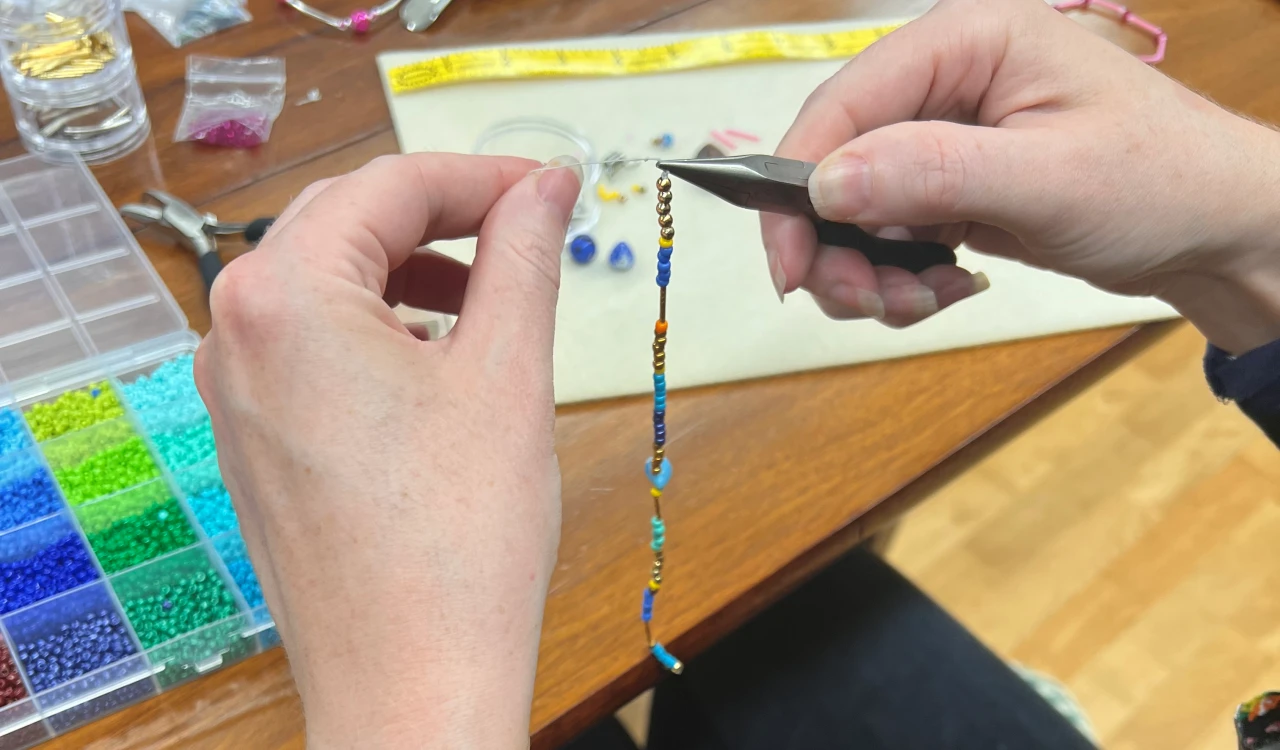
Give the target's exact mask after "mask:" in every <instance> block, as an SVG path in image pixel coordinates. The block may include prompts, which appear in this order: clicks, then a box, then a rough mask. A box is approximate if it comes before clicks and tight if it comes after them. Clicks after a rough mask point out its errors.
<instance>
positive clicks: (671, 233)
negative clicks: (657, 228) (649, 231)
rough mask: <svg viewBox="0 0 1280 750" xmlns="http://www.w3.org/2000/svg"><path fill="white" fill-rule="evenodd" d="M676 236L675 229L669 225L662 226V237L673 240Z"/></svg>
mask: <svg viewBox="0 0 1280 750" xmlns="http://www.w3.org/2000/svg"><path fill="white" fill-rule="evenodd" d="M675 238H676V230H675V229H673V228H671V227H663V228H662V239H664V240H674V239H675Z"/></svg>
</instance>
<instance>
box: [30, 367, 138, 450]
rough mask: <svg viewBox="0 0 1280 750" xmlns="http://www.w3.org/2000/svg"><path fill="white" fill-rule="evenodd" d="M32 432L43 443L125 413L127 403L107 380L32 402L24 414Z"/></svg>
mask: <svg viewBox="0 0 1280 750" xmlns="http://www.w3.org/2000/svg"><path fill="white" fill-rule="evenodd" d="M24 416H25V417H26V419H27V425H28V426H30V427H31V434H32V435H35V437H36V440H39V441H41V442H43V441H45V440H52V439H54V438H56V437H59V436H61V435H65V434H67V433H69V432H75V431H76V430H83V429H85V428H86V427H92V426H93V425H95V424H98V423H99V422H105V421H107V420H109V419H116V418H118V417H123V416H124V406H123V405H122V404H121V403H120V400H119V399H118V398H116V392H115V391H114V390H112V388H111V384H110V383H109V382H107V381H105V380H103V381H101V382H97V383H91V384H89V385H87V386H85V387H84V388H81V389H79V390H75V391H68V392H67V393H64V394H62V395H61V396H58V397H57V398H56V399H54V400H52V401H44V402H41V403H37V404H32V405H31V406H30V407H29V408H28V409H27V411H26V413H25V414H24Z"/></svg>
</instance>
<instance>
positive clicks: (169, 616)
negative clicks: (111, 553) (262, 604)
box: [111, 546, 240, 649]
mask: <svg viewBox="0 0 1280 750" xmlns="http://www.w3.org/2000/svg"><path fill="white" fill-rule="evenodd" d="M111 586H112V588H114V589H115V592H116V596H117V597H119V599H120V603H121V605H123V606H124V611H125V616H126V617H128V618H129V623H130V624H131V625H133V630H134V632H135V633H137V635H138V640H139V641H141V643H142V647H143V648H145V649H149V648H152V647H154V646H158V645H160V644H162V643H165V642H166V641H170V640H173V639H174V638H177V637H178V636H181V635H185V634H187V633H190V632H192V631H193V630H198V629H200V628H202V627H204V626H206V625H210V624H213V623H215V622H218V621H219V620H223V619H226V618H228V617H235V616H236V615H238V614H240V608H239V606H238V605H237V603H236V599H235V596H234V595H233V594H232V593H231V591H230V590H229V589H228V588H227V585H226V584H225V582H224V581H223V579H222V576H221V574H220V573H219V572H218V569H217V567H216V566H215V565H214V563H213V561H212V560H211V559H210V557H209V553H208V552H207V551H206V550H205V548H204V547H203V546H200V547H192V548H190V549H187V550H184V551H182V552H174V553H173V554H171V555H168V556H166V557H162V558H159V559H157V560H152V561H151V562H149V563H145V564H143V565H140V566H138V567H136V568H133V569H131V570H128V571H126V572H124V573H120V574H119V575H116V576H114V577H113V578H111Z"/></svg>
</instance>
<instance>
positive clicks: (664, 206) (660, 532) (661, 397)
mask: <svg viewBox="0 0 1280 750" xmlns="http://www.w3.org/2000/svg"><path fill="white" fill-rule="evenodd" d="M658 226H659V227H660V228H661V229H660V233H659V238H658V276H657V279H656V281H657V282H658V322H656V323H654V325H653V457H652V458H650V459H649V460H648V461H646V462H645V476H647V477H648V478H649V483H650V484H652V485H653V487H652V488H651V489H650V490H649V494H650V495H652V496H653V518H652V519H650V526H651V527H652V532H653V541H651V542H650V543H649V548H650V549H652V550H653V571H652V573H651V575H650V577H649V585H648V586H647V587H646V588H645V590H644V595H643V598H642V599H641V603H640V621H641V622H642V623H644V635H645V640H646V641H647V642H648V644H649V652H650V653H652V654H653V658H655V659H657V660H658V663H659V664H661V665H662V666H663V667H664V668H665V669H667V670H669V671H671V672H674V673H675V674H680V672H682V671H683V670H684V665H683V664H681V663H680V660H679V659H677V658H675V657H674V656H672V655H671V654H670V653H668V652H667V650H666V648H664V647H663V645H662V644H661V643H659V642H658V641H656V640H654V638H653V631H652V629H651V628H650V624H649V623H650V621H651V620H652V619H653V602H654V599H656V598H657V596H658V592H659V591H660V590H661V589H662V566H663V563H664V561H665V558H664V557H663V547H664V546H665V545H666V541H667V536H666V535H667V527H666V522H664V521H663V520H662V491H663V490H664V489H665V488H666V486H667V482H669V481H671V461H669V460H668V459H667V458H666V455H665V454H666V444H667V423H666V416H667V374H666V373H667V284H668V283H670V281H671V253H672V246H673V245H674V242H675V236H676V230H675V229H674V228H673V227H672V218H671V178H670V177H668V176H667V173H666V172H665V171H664V172H663V173H662V175H661V176H660V177H658Z"/></svg>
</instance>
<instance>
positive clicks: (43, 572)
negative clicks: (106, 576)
mask: <svg viewBox="0 0 1280 750" xmlns="http://www.w3.org/2000/svg"><path fill="white" fill-rule="evenodd" d="M96 578H98V569H97V567H96V566H95V565H94V564H93V559H92V557H90V554H89V550H88V549H87V548H86V547H85V546H84V543H83V542H82V541H81V540H80V536H79V534H77V533H76V532H75V530H74V529H73V528H72V527H71V524H70V523H69V522H67V521H66V520H65V519H64V518H58V519H51V520H49V521H42V522H40V523H38V524H36V525H35V526H29V527H24V528H22V529H19V530H18V531H15V532H13V533H11V534H8V535H6V536H4V537H0V614H3V613H5V612H12V611H14V610H15V609H20V608H22V607H25V606H27V605H28V604H34V603H35V602H38V601H40V600H42V599H47V598H49V597H51V596H53V595H54V594H58V593H60V592H63V591H67V590H68V589H73V588H75V587H77V586H79V585H81V584H84V583H88V582H89V581H92V580H95V579H96Z"/></svg>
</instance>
